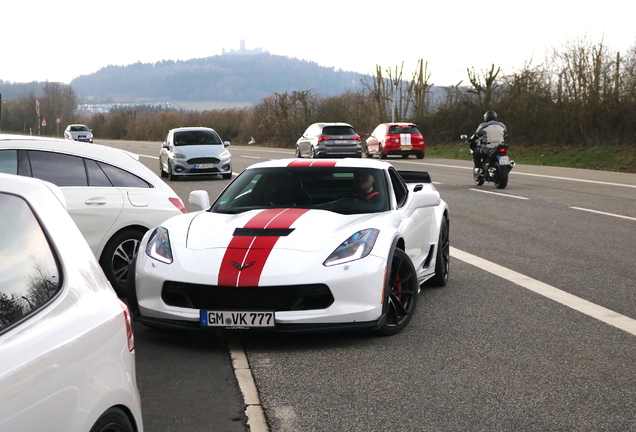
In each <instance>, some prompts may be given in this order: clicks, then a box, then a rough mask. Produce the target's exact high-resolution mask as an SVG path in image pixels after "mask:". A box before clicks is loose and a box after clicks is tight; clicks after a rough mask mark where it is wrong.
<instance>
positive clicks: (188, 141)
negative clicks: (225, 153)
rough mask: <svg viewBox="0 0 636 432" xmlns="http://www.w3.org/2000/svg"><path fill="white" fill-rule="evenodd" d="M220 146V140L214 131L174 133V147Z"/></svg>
mask: <svg viewBox="0 0 636 432" xmlns="http://www.w3.org/2000/svg"><path fill="white" fill-rule="evenodd" d="M210 144H219V145H220V144H222V143H221V138H219V136H218V135H217V134H216V132H214V131H206V130H192V131H182V132H175V133H174V145H176V146H184V145H210Z"/></svg>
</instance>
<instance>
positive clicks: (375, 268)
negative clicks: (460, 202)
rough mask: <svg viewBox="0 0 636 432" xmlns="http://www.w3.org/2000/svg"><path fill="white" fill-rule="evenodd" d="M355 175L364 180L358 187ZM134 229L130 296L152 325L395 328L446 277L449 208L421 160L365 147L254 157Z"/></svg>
mask: <svg viewBox="0 0 636 432" xmlns="http://www.w3.org/2000/svg"><path fill="white" fill-rule="evenodd" d="M359 187H363V189H362V190H360V189H359ZM190 202H191V203H193V204H197V205H199V206H200V207H202V208H204V209H206V210H204V211H200V212H193V213H188V214H185V215H181V216H176V217H173V218H171V219H168V220H167V221H165V222H164V223H163V224H162V225H161V226H159V227H157V228H155V229H154V230H150V231H149V232H148V233H146V235H145V236H144V238H143V239H142V242H141V245H140V249H139V254H138V256H137V262H136V266H135V267H134V269H133V270H134V272H135V275H134V277H131V278H129V284H128V290H127V295H128V303H129V307H130V308H131V310H132V311H133V315H134V317H135V319H136V320H138V321H140V322H142V323H144V324H146V325H148V326H151V327H196V328H198V327H209V328H215V329H261V330H263V329H265V330H276V331H326V330H346V329H366V330H378V331H380V332H381V333H384V334H395V333H398V332H399V331H401V330H403V329H404V328H405V327H406V326H407V324H408V322H409V321H410V320H411V318H412V316H413V314H414V313H415V310H416V305H417V298H418V293H419V290H420V286H421V285H422V284H425V283H426V284H431V285H437V286H443V285H446V283H447V281H448V276H449V249H450V246H449V212H448V207H447V205H446V203H445V202H444V201H443V200H442V199H441V198H440V195H439V192H438V191H437V189H436V188H435V187H434V186H433V184H432V183H431V180H430V177H429V175H428V173H425V172H414V171H408V172H398V171H396V170H395V169H394V168H393V167H392V166H391V165H390V164H389V163H386V162H381V161H374V160H368V159H367V160H363V159H338V160H330V159H321V160H304V159H286V160H275V161H269V162H263V163H259V164H256V165H252V166H250V167H249V168H247V169H246V170H245V171H243V172H242V173H241V174H240V175H239V176H238V177H236V178H235V179H234V181H232V182H231V183H230V184H229V185H228V187H227V188H226V189H225V190H224V191H223V192H222V193H221V194H220V195H219V197H218V198H217V199H216V201H215V202H214V203H213V204H212V205H211V206H210V205H209V198H208V196H207V193H206V192H204V191H193V192H192V193H191V195H190Z"/></svg>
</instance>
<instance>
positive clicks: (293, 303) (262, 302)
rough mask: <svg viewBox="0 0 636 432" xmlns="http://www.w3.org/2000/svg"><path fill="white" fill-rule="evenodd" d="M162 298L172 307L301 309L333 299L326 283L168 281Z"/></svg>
mask: <svg viewBox="0 0 636 432" xmlns="http://www.w3.org/2000/svg"><path fill="white" fill-rule="evenodd" d="M161 299H162V300H163V301H164V303H166V304H167V305H169V306H176V307H183V308H189V309H202V310H245V311H251V310H257V311H263V310H265V311H275V312H282V311H300V310H315V309H326V308H328V307H329V306H331V304H332V303H333V302H334V298H333V295H332V294H331V290H330V289H329V287H328V286H327V285H325V284H310V285H283V286H262V287H259V286H250V287H226V286H217V285H201V284H191V283H184V282H175V281H166V282H164V284H163V288H162V290H161Z"/></svg>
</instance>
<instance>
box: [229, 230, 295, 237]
mask: <svg viewBox="0 0 636 432" xmlns="http://www.w3.org/2000/svg"><path fill="white" fill-rule="evenodd" d="M292 231H294V228H278V229H268V228H236V229H235V230H234V234H232V235H233V236H234V237H285V236H288V235H290V234H291V233H292Z"/></svg>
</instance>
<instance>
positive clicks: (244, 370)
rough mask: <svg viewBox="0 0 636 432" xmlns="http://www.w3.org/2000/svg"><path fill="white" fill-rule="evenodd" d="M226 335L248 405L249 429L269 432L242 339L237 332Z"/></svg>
mask: <svg viewBox="0 0 636 432" xmlns="http://www.w3.org/2000/svg"><path fill="white" fill-rule="evenodd" d="M224 336H225V341H226V343H227V346H228V349H229V351H230V357H231V358H232V367H233V368H234V375H235V376H236V380H237V381H238V385H239V388H240V389H241V393H242V394H243V401H244V402H245V405H246V408H245V416H246V417H247V425H248V426H249V430H250V432H269V427H268V426H267V420H266V419H265V412H264V411H263V406H262V405H261V399H260V397H259V396H258V390H257V388H256V383H255V382H254V376H253V375H252V369H250V364H249V362H248V361H247V356H246V355H245V350H244V349H243V344H242V343H241V339H240V338H239V337H238V335H237V334H235V333H225V335H224Z"/></svg>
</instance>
